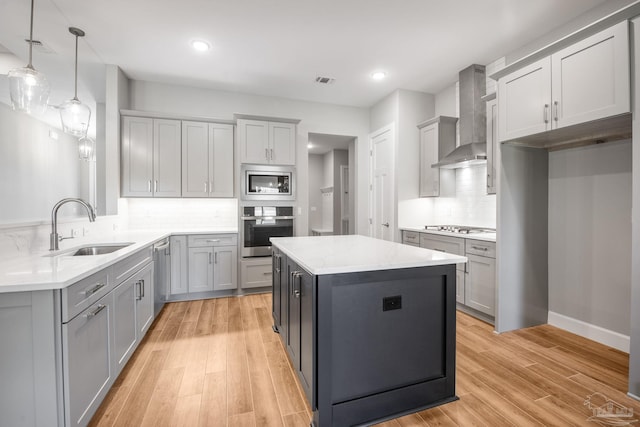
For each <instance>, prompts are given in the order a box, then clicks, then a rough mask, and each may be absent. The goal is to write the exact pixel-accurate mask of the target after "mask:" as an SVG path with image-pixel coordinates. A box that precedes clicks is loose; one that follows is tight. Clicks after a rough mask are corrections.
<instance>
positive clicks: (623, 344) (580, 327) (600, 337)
mask: <svg viewBox="0 0 640 427" xmlns="http://www.w3.org/2000/svg"><path fill="white" fill-rule="evenodd" d="M547 322H548V323H549V324H550V325H553V326H555V327H557V328H560V329H564V330H566V331H569V332H571V333H574V334H576V335H580V336H581V337H585V338H588V339H590V340H593V341H596V342H599V343H600V344H604V345H608V346H609V347H613V348H615V349H618V350H620V351H624V352H625V353H629V346H630V338H629V336H628V335H623V334H621V333H618V332H615V331H611V330H609V329H605V328H602V327H600V326H596V325H592V324H590V323H587V322H583V321H582V320H578V319H574V318H572V317H568V316H565V315H563V314H558V313H554V312H553V311H550V312H549V318H548V320H547Z"/></svg>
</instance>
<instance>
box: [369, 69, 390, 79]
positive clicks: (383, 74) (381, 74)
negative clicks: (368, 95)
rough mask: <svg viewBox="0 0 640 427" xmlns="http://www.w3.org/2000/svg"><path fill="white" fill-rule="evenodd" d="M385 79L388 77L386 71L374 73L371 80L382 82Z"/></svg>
mask: <svg viewBox="0 0 640 427" xmlns="http://www.w3.org/2000/svg"><path fill="white" fill-rule="evenodd" d="M385 77H387V73H386V72H384V71H374V72H373V73H371V78H372V79H373V80H382V79H384V78H385Z"/></svg>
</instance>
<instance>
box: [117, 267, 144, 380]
mask: <svg viewBox="0 0 640 427" xmlns="http://www.w3.org/2000/svg"><path fill="white" fill-rule="evenodd" d="M137 288H138V286H137V282H136V279H135V278H131V279H129V280H126V281H125V282H124V283H122V284H121V285H120V286H118V287H117V288H116V289H114V291H113V311H114V313H113V358H114V363H115V366H116V370H121V369H122V368H124V365H125V364H126V363H127V361H128V360H129V358H130V357H131V355H132V354H133V351H134V350H135V349H136V339H137V334H136V331H137V329H138V328H137V324H136V311H135V310H136V292H137Z"/></svg>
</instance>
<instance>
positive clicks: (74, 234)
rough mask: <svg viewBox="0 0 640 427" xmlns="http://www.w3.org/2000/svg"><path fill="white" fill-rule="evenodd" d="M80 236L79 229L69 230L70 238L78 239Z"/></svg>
mask: <svg viewBox="0 0 640 427" xmlns="http://www.w3.org/2000/svg"><path fill="white" fill-rule="evenodd" d="M78 236H80V229H79V228H72V229H71V237H78Z"/></svg>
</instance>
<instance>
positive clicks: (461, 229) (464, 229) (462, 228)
mask: <svg viewBox="0 0 640 427" xmlns="http://www.w3.org/2000/svg"><path fill="white" fill-rule="evenodd" d="M424 228H425V229H426V230H434V231H445V232H448V233H458V234H472V233H495V232H496V230H495V229H492V228H485V227H469V226H466V225H425V226H424Z"/></svg>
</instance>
